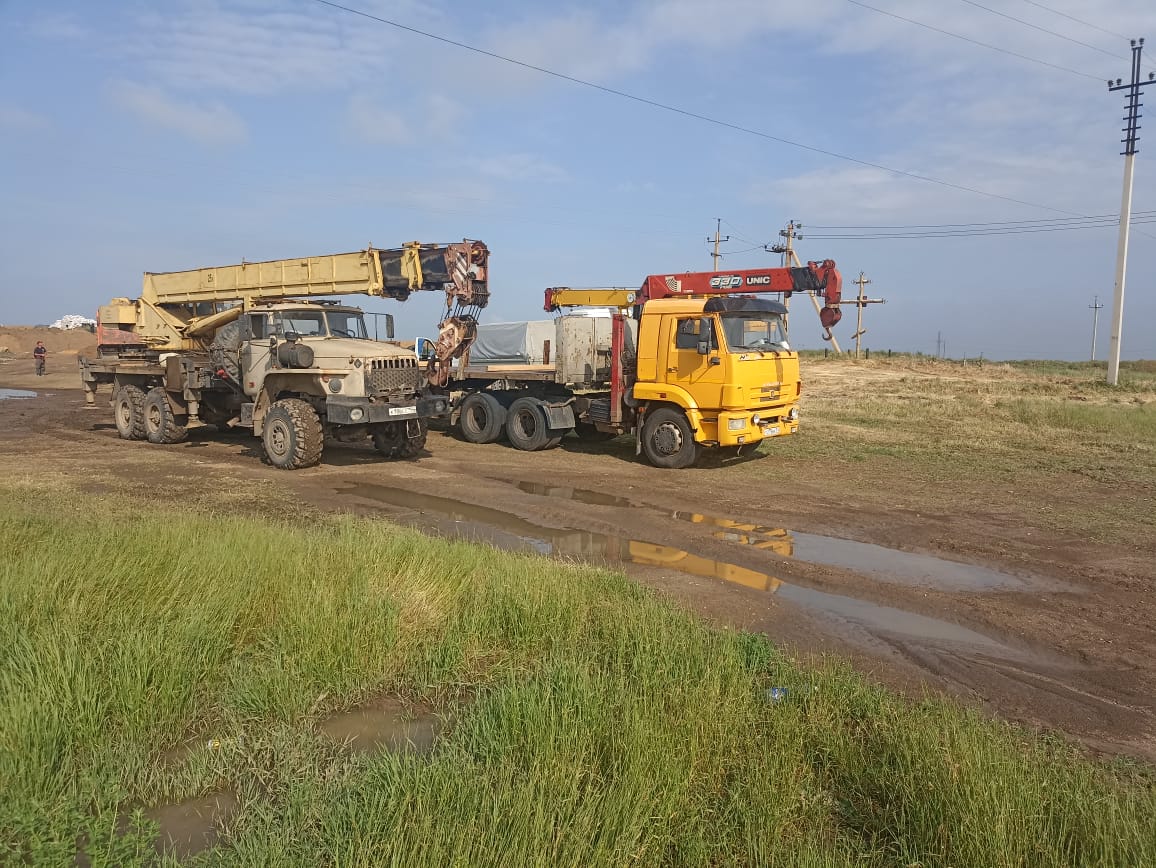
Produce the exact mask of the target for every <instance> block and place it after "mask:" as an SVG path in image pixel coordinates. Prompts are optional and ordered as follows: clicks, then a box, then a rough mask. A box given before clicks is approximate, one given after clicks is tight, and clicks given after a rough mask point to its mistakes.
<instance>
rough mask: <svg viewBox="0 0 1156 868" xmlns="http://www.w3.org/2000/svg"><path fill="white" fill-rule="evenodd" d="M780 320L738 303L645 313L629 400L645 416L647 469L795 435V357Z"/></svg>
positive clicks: (676, 304)
mask: <svg viewBox="0 0 1156 868" xmlns="http://www.w3.org/2000/svg"><path fill="white" fill-rule="evenodd" d="M786 312H787V311H786V307H785V306H784V305H783V304H781V303H779V302H777V301H771V300H766V299H760V298H751V297H745V296H718V297H713V298H701V297H698V298H666V299H655V300H652V301H649V302H647V303H646V305H645V306H644V307H643V310H642V316H641V319H640V323H639V331H638V363H637V380H636V381H635V383H634V386H633V391H632V397H633V400H634V401H635V402H637V403H638V404H641V405H643V406H644V408H645V417H644V419H645V420H644V422H643V426H642V432H641V437H642V443H641V446H642V448H643V451H645V452H646V453H647V457H648V458H649V459H650V460H651V461H652V462H654V463H658V464H660V465H664V466H685V465H684V464H683V461H684V460H685V458H686V456H687V455H688V454H689V455H690V456H693V457H697V456H696V455H695V453H696V452H697V449H696V448H695V447H696V446H707V447H743V446H749V445H752V444H757V443H758V442H760V441H761V440H763V439H766V438H769V437H781V436H784V435H787V434H794V433H795V432H796V431H797V430H798V424H799V422H798V403H799V394H800V392H801V380H800V377H799V356H798V353H796V352H794V351H792V350H791V348H790V345H789V343H788V342H787V334H786V322H785V319H784V317H785V314H786ZM664 407H668V408H670V410H671V411H673V412H666V413H661V412H659V411H661V410H662V409H663V408H664ZM679 417H681V419H680V418H679ZM655 419H659V421H654V420H655ZM683 420H684V421H683ZM671 462H673V463H671ZM691 463H692V462H691Z"/></svg>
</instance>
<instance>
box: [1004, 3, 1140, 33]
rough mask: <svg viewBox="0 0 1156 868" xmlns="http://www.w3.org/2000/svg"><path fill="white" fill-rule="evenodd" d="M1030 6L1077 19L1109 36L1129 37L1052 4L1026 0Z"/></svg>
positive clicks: (1077, 21) (1070, 19)
mask: <svg viewBox="0 0 1156 868" xmlns="http://www.w3.org/2000/svg"><path fill="white" fill-rule="evenodd" d="M1024 2H1025V3H1027V4H1028V5H1030V6H1035V7H1036V8H1038V9H1043V10H1044V11H1045V12H1051V13H1052V14H1053V15H1059V16H1060V17H1061V18H1067V19H1068V20H1069V21H1075V22H1076V23H1077V24H1082V25H1083V26H1084V27H1090V28H1091V29H1092V30H1099V31H1100V32H1101V33H1107V34H1108V35H1109V36H1115V37H1116V38H1117V39H1128V37H1127V36H1125V35H1124V34H1122V33H1117V32H1116V31H1115V30H1106V29H1105V28H1103V27H1100V26H1099V25H1098V24H1092V23H1091V22H1090V21H1084V20H1083V19H1081V18H1077V17H1076V16H1075V15H1069V14H1068V13H1067V12H1061V11H1060V10H1059V9H1053V8H1052V7H1051V6H1045V5H1044V4H1043V3H1037V2H1036V0H1024Z"/></svg>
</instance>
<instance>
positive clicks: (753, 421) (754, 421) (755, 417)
mask: <svg viewBox="0 0 1156 868" xmlns="http://www.w3.org/2000/svg"><path fill="white" fill-rule="evenodd" d="M762 421H763V417H762V416H760V415H759V414H758V413H755V415H753V416H752V417H751V424H752V425H754V426H755V427H756V428H758V427H759V423H760V422H762Z"/></svg>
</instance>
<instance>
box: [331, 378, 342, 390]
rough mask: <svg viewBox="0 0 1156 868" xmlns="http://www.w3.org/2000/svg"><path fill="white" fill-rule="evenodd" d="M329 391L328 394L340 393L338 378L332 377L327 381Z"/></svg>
mask: <svg viewBox="0 0 1156 868" xmlns="http://www.w3.org/2000/svg"><path fill="white" fill-rule="evenodd" d="M329 391H330V392H340V391H341V380H340V379H339V378H338V377H334V378H333V379H332V380H330V381H329Z"/></svg>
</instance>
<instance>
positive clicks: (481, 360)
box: [454, 259, 842, 468]
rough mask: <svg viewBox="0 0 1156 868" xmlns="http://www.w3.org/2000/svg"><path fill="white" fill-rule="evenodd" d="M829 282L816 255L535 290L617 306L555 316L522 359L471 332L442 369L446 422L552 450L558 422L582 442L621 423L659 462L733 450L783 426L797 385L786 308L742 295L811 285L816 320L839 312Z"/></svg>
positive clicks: (474, 436)
mask: <svg viewBox="0 0 1156 868" xmlns="http://www.w3.org/2000/svg"><path fill="white" fill-rule="evenodd" d="M841 291H842V278H841V276H840V274H839V271H838V269H837V268H836V266H835V263H834V262H833V261H832V260H829V259H828V260H824V261H823V262H809V263H807V265H806V267H801V266H800V267H789V268H762V269H752V270H747V271H731V272H725V271H724V272H698V273H685V274H666V275H651V276H649V277H647V278H646V281H645V282H644V283H643V284H642V287H641V288H640V289H638V290H634V289H624V288H621V287H608V288H590V289H578V288H572V287H555V288H552V289H548V290H546V303H545V309H546V310H547V311H551V312H557V311H562V310H573V309H576V308H598V307H602V308H612V309H614V310H616V311H617V312H616V313H612V314H611V315H610V316H589V315H582V314H581V313H579V314H573V313H571V314H564V315H561V316H559V317H557V319H555V321H554V331H553V334H552V335H550V336H549V338H547V339H545V340H542V341H541V344H542V349H541V351H540V352H537V351H535V357H534V358H533V359H532V360H527V362H526V363H521V362H520V360H514V359H511V358H510V357H509V356H507V357H506V358H503V357H502V356H501V354H500V353H498V354H493V353H491V354H490V355H489V357H488V358H486V357H485V356H486V354H485V353H483V352H481V351H480V350H481V349H482V347H481V343H482V342H483V340H484V338H485V335H484V333H483V335H481V336H479V339H478V340H479V344H478V345H475V349H478V350H479V352H476V353H473V354H472V355H471V353H466V354H465V355H464V356H463V358H462V360H461V363H460V364H457V365H455V366H454V377H455V379H456V380H457V382H456V383H455V386H454V388H455V390H456V399H455V408H454V414H455V416H456V419H457V425H458V428H459V429H460V431H461V434H462V436H463V437H464V438H465V439H467V440H470V441H472V442H475V443H489V442H493V441H496V440H498V439H500V438H501V437H503V436H504V437H505V438H506V439H507V440H508V441H509V442H510V444H511V445H513V446H514V447H515V448H518V449H523V450H527V451H533V450H537V449H546V448H550V447H551V446H555V445H557V444H558V443H559V442H560V441H561V439H562V437H563V436H564V435H565V434H567V433H569V432H570V431H575V432H576V433H578V434H579V436H586V437H590V438H599V437H608V436H617V435H621V434H626V433H633V434H634V435H635V444H636V451H637V453H639V454H641V455H643V456H645V457H646V459H647V460H648V461H649V462H650V463H651V464H653V465H655V466H657V467H670V468H679V467H689V466H691V465H693V464H694V463H695V462H696V461H697V460H698V459H699V457H700V455H701V454H702V452H703V450H704V449H722V450H728V451H729V452H734V453H737V452H740V451H741V450H742V449H744V448H746V447H750V446H754V445H756V444H758V443H759V442H761V441H762V440H764V439H767V438H770V437H783V436H786V435H789V434H794V433H795V432H796V431H797V430H798V425H799V411H798V403H799V395H800V392H801V388H802V387H801V382H800V378H799V356H798V353H796V352H794V351H792V350H791V348H790V345H789V344H788V343H787V333H786V313H787V308H786V307H785V305H784V304H783V303H781V302H778V301H773V300H769V299H761V298H757V297H755V295H756V294H758V293H781V294H782V295H783V296H784V297H789V296H790V295H791V294H792V293H796V292H801V293H813V294H815V295H822V296H823V297H824V299H825V305H824V306H823V308H822V311H821V313H820V320H821V322H822V323H823V325H824V326H825V327H827V328H830V326H832V325H834V324H835V323H836V322H838V320H839V313H840V312H839V302H840V295H841ZM509 325H511V326H516V325H518V324H509ZM522 325H531V324H529V323H526V324H522ZM536 325H543V324H541V323H539V324H536ZM546 325H548V324H546ZM486 328H494V329H496V328H498V326H497V325H493V326H487V327H486ZM536 340H537V339H535V341H536ZM530 361H532V362H533V363H529V362H530ZM511 362H512V363H511Z"/></svg>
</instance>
